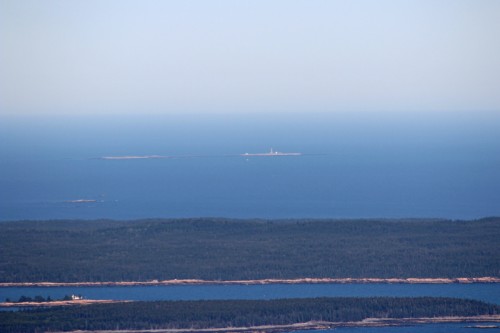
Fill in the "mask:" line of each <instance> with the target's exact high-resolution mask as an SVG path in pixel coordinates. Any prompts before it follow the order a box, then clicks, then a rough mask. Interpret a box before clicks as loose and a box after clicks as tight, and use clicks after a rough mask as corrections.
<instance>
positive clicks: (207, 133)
mask: <svg viewBox="0 0 500 333" xmlns="http://www.w3.org/2000/svg"><path fill="white" fill-rule="evenodd" d="M0 120H1V122H0V220H16V219H63V218H85V219H94V218H114V219H135V218H147V217H194V216H196V217H199V216H217V217H237V218H250V217H260V218H288V217H293V218H297V217H312V218H344V217H347V218H358V217H367V218H372V217H388V218H397V217H429V218H433V217H438V218H454V219H471V218H480V217H484V216H493V215H500V205H499V204H498V203H499V202H500V172H499V170H500V117H499V116H497V115H496V114H480V115H475V114H474V113H465V114H458V115H453V114H448V115H443V114H441V115H439V116H435V115H432V114H430V115H426V116H421V115H418V114H413V115H407V116H401V115H391V114H385V115H383V116H381V115H378V114H377V115H364V116H363V117H360V116H359V115H349V114H341V115H329V116H326V115H321V114H312V115H292V116H290V115H289V116H286V117H285V116H279V115H273V116H264V115H261V116H224V115H218V116H195V115H192V116H188V115H186V116H175V117H174V116H154V117H153V116H150V117H131V116H130V117H118V116H115V117H109V116H108V117H100V116H92V117H90V116H86V117H83V116H80V117H77V116H73V117H70V116H64V117H63V116H61V117H25V118H21V117H10V118H6V117H4V118H2V119H0ZM270 148H273V149H275V150H278V151H281V152H300V153H302V154H303V155H302V156H273V157H244V156H239V154H243V153H246V152H248V153H259V152H267V151H269V149H270ZM124 155H165V156H173V157H174V158H169V159H140V160H103V159H100V157H103V156H124ZM188 156H190V157H188ZM80 199H85V200H95V201H93V202H80V203H75V202H71V201H74V200H80Z"/></svg>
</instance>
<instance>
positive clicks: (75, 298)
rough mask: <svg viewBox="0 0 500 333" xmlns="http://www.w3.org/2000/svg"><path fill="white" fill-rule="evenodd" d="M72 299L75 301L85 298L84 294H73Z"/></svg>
mask: <svg viewBox="0 0 500 333" xmlns="http://www.w3.org/2000/svg"><path fill="white" fill-rule="evenodd" d="M71 299H72V300H73V301H78V300H81V299H83V296H81V295H71Z"/></svg>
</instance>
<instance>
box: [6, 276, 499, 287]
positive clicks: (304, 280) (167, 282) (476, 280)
mask: <svg viewBox="0 0 500 333" xmlns="http://www.w3.org/2000/svg"><path fill="white" fill-rule="evenodd" d="M329 283H338V284H349V283H350V284H355V283H359V284H370V283H390V284H398V283H399V284H451V283H461V284H470V283H500V277H492V276H486V277H458V278H388V279H386V278H300V279H258V280H199V279H173V280H162V281H159V280H151V281H105V282H42V281H41V282H1V283H0V287H113V286H116V287H120V286H122V287H128V286H130V287H133V286H174V285H261V284H262V285H263V284H329Z"/></svg>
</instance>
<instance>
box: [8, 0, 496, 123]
mask: <svg viewBox="0 0 500 333" xmlns="http://www.w3.org/2000/svg"><path fill="white" fill-rule="evenodd" d="M499 18H500V1H497V0H489V1H488V0H468V1H463V0H441V1H436V0H418V1H397V0H394V1H387V0H379V1H372V0H366V1H363V0H355V1H335V0H325V1H320V0H303V1H293V0H283V1H281V0H274V1H270V0H252V1H243V0H242V1H235V0H232V1H229V0H228V1H215V0H214V1H206V0H200V1H189V0H179V1H139V0H137V1H124V0H116V1H115V0H108V1H102V0H97V1H89V0H82V1H54V0H45V1H38V0H36V1H26V0H12V1H7V0H0V114H45V113H57V114H60V113H96V112H97V113H116V112H129V113H139V112H155V113H177V112H206V113H210V112H234V113H237V112H270V111H285V112H292V111H293V112H309V111H320V112H336V111H364V110H366V111H384V110H389V111H397V112H406V111H441V110H443V111H458V110H460V111H464V110H465V111H477V110H489V111H494V112H496V111H500V19H499Z"/></svg>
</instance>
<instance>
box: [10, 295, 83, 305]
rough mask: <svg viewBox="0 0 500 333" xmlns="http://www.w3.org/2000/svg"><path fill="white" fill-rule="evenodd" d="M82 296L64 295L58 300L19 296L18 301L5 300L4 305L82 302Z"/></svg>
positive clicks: (39, 296) (48, 297)
mask: <svg viewBox="0 0 500 333" xmlns="http://www.w3.org/2000/svg"><path fill="white" fill-rule="evenodd" d="M82 299H83V296H82V295H64V297H63V298H59V299H54V298H52V297H50V296H47V298H45V297H43V296H41V295H37V296H35V297H29V296H24V295H22V296H20V297H19V299H18V300H17V301H16V300H11V299H10V298H6V299H5V303H12V304H22V303H51V302H59V301H74V300H82Z"/></svg>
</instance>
